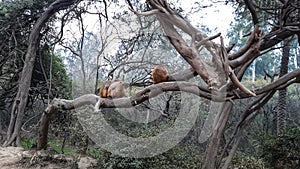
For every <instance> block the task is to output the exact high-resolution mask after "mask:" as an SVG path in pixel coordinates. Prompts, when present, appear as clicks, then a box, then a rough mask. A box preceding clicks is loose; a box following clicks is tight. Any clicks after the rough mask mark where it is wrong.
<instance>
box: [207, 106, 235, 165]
mask: <svg viewBox="0 0 300 169" xmlns="http://www.w3.org/2000/svg"><path fill="white" fill-rule="evenodd" d="M232 107H233V103H232V102H230V101H227V102H225V103H224V105H223V109H222V110H223V112H222V113H221V116H220V118H219V121H218V122H217V123H216V124H217V125H216V126H215V127H214V129H213V132H212V136H211V138H210V139H209V141H208V145H207V148H206V152H205V157H204V160H203V161H204V164H203V167H202V169H216V167H217V159H218V150H219V145H220V141H221V138H222V134H223V133H224V129H225V126H226V123H227V121H228V118H229V115H230V112H231V109H232Z"/></svg>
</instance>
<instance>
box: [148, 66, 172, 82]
mask: <svg viewBox="0 0 300 169" xmlns="http://www.w3.org/2000/svg"><path fill="white" fill-rule="evenodd" d="M168 79H169V75H168V71H167V69H166V68H165V67H164V66H163V65H157V66H155V68H154V69H153V71H152V80H153V84H157V83H161V82H166V81H168Z"/></svg>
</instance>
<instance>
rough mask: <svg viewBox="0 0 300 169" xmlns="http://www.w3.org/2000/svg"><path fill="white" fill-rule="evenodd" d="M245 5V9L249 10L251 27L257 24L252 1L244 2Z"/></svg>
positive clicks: (246, 0)
mask: <svg viewBox="0 0 300 169" xmlns="http://www.w3.org/2000/svg"><path fill="white" fill-rule="evenodd" d="M245 4H246V6H247V8H248V9H249V11H250V13H251V16H252V21H253V25H256V24H258V17H257V13H256V11H255V8H254V5H253V2H252V0H245Z"/></svg>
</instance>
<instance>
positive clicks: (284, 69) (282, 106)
mask: <svg viewBox="0 0 300 169" xmlns="http://www.w3.org/2000/svg"><path fill="white" fill-rule="evenodd" d="M289 57H290V39H285V40H284V41H283V48H282V57H281V64H280V74H279V77H282V76H284V75H285V74H287V73H288V65H289ZM286 97H287V88H283V89H280V90H279V96H278V104H277V111H276V112H277V134H278V135H279V134H281V133H282V132H283V131H284V130H285V129H286V117H287V112H286Z"/></svg>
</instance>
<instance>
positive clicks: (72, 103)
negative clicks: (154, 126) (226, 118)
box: [45, 82, 228, 113]
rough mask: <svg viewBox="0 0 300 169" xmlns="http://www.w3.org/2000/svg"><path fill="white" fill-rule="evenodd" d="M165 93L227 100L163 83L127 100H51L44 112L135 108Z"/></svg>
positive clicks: (193, 87) (90, 96)
mask: <svg viewBox="0 0 300 169" xmlns="http://www.w3.org/2000/svg"><path fill="white" fill-rule="evenodd" d="M167 91H183V92H187V93H191V94H194V95H197V96H200V97H203V98H206V99H214V100H215V101H224V100H228V98H221V97H220V96H218V93H214V94H215V95H213V94H212V93H210V92H209V91H207V90H206V89H204V88H202V87H200V86H198V85H196V84H194V83H190V82H164V83H159V84H156V85H151V86H148V87H146V88H145V89H144V90H142V91H140V92H138V93H136V94H135V95H133V96H131V97H127V98H119V99H113V100H111V99H104V98H99V97H98V96H97V95H94V94H86V95H83V96H80V97H78V98H76V99H74V100H66V99H57V98H55V99H53V101H52V102H51V104H50V105H49V106H48V107H47V108H46V110H45V112H46V113H48V112H51V111H53V109H62V110H72V109H75V108H79V107H81V106H84V105H96V103H98V106H100V107H98V108H115V107H118V108H128V107H133V106H136V105H138V104H140V103H142V102H144V101H146V100H149V99H150V98H154V97H156V96H158V95H159V94H161V93H163V92H167Z"/></svg>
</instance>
